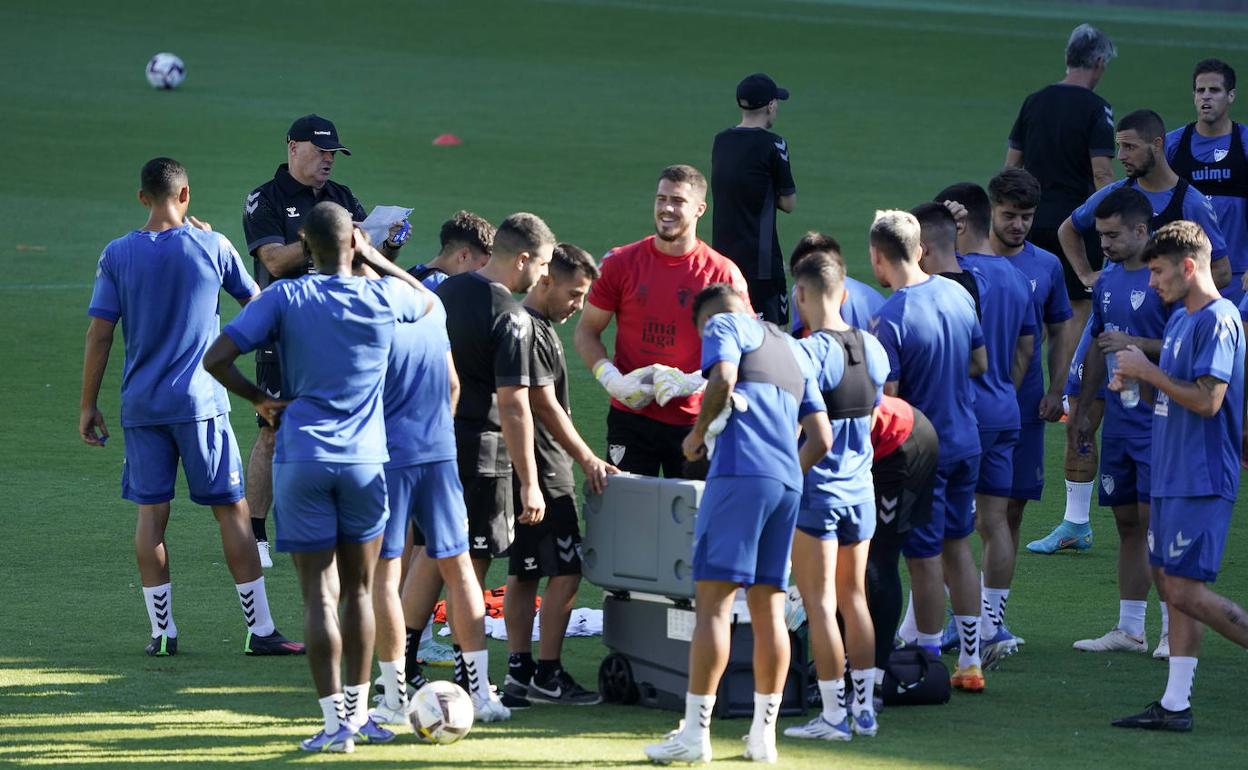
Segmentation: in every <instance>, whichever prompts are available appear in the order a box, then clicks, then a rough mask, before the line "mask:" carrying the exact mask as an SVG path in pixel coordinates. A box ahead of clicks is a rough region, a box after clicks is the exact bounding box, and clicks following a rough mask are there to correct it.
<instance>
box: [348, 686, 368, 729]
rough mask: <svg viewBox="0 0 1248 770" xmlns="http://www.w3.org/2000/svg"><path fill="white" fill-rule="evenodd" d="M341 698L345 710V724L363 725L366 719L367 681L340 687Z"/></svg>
mask: <svg viewBox="0 0 1248 770" xmlns="http://www.w3.org/2000/svg"><path fill="white" fill-rule="evenodd" d="M342 699H343V706H344V708H345V710H346V712H347V724H349V725H351V726H352V727H363V726H364V723H365V722H367V721H368V682H365V683H364V684H349V685H347V686H346V687H344V688H342Z"/></svg>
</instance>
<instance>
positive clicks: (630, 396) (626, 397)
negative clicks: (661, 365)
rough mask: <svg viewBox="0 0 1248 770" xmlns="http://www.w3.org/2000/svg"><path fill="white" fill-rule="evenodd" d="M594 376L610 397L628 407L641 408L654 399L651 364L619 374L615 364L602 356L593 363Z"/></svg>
mask: <svg viewBox="0 0 1248 770" xmlns="http://www.w3.org/2000/svg"><path fill="white" fill-rule="evenodd" d="M594 377H595V378H597V380H598V382H600V383H602V387H604V388H606V390H607V392H608V393H610V394H611V398H614V399H615V400H616V401H619V402H620V403H621V404H623V405H624V406H627V407H628V408H629V409H641V408H642V407H643V406H645V405H646V404H649V403H650V402H651V401H653V400H654V379H653V377H654V374H653V367H651V366H644V367H642V368H640V369H634V370H633V371H631V372H629V373H628V374H620V370H619V369H616V368H615V364H613V363H611V362H610V361H608V360H607V359H605V358H604V359H602V360H601V361H599V362H598V363H597V364H595V365H594Z"/></svg>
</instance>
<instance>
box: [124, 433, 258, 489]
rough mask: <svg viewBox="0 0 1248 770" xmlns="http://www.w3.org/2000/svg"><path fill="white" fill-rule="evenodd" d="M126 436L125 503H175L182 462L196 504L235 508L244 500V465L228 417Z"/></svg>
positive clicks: (187, 483) (187, 484)
mask: <svg viewBox="0 0 1248 770" xmlns="http://www.w3.org/2000/svg"><path fill="white" fill-rule="evenodd" d="M123 433H124V434H125V439H126V457H125V462H124V463H123V465H122V466H121V496H122V497H123V498H124V499H126V500H130V501H131V502H135V503H138V504H139V505H156V504H157V503H167V502H169V501H170V500H172V499H173V485H174V482H175V481H176V480H177V477H178V459H179V458H181V460H182V472H183V473H185V474H186V486H187V487H188V488H189V489H190V492H191V500H193V501H195V502H196V503H198V504H200V505H230V504H232V503H237V502H238V501H239V500H242V499H243V461H242V458H241V456H240V455H239V453H238V442H237V441H235V440H234V430H233V429H232V428H231V427H230V416H229V415H228V414H219V415H217V416H216V417H212V418H210V419H207V420H199V421H197V422H178V423H173V424H171V425H142V426H139V427H136V428H125V429H124V430H123Z"/></svg>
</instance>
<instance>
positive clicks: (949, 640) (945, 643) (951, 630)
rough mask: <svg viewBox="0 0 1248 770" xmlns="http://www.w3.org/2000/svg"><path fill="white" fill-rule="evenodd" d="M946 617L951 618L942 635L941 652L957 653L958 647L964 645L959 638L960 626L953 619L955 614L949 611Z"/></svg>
mask: <svg viewBox="0 0 1248 770" xmlns="http://www.w3.org/2000/svg"><path fill="white" fill-rule="evenodd" d="M945 616H946V617H947V618H949V622H947V623H945V630H944V631H942V632H941V634H940V651H941V652H957V651H958V645H959V644H961V643H962V640H961V638H959V636H958V624H957V621H955V620H954V619H953V612H952V611H951V610H947V611H946V612H945Z"/></svg>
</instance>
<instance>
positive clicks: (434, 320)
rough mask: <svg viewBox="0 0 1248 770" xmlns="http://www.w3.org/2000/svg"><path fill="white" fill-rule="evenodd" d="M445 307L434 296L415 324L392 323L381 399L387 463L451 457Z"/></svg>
mask: <svg viewBox="0 0 1248 770" xmlns="http://www.w3.org/2000/svg"><path fill="white" fill-rule="evenodd" d="M450 350H451V340H450V337H448V336H447V334H446V310H445V309H444V308H443V307H442V301H441V300H440V299H437V298H436V296H435V298H434V299H433V302H432V304H431V306H430V309H429V312H428V313H427V314H426V315H425V316H424V317H423V318H421V319H420V320H419V321H417V322H416V323H411V324H408V323H400V324H395V326H394V341H393V342H392V343H391V345H390V357H389V359H388V362H387V364H386V385H385V389H384V390H383V391H382V396H381V400H382V403H383V405H384V408H385V415H386V448H387V450H388V451H389V453H390V461H389V462H388V463H386V467H387V468H405V467H407V466H409V465H420V464H422V463H431V462H437V461H439V460H454V459H455V418H454V415H452V414H451V373H450V367H449V366H448V364H447V360H446V355H447V353H449V352H450Z"/></svg>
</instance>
